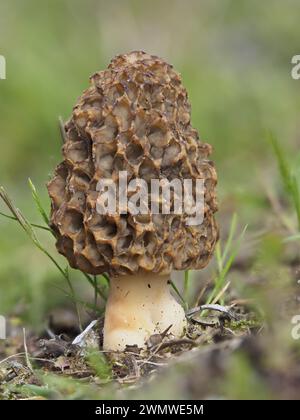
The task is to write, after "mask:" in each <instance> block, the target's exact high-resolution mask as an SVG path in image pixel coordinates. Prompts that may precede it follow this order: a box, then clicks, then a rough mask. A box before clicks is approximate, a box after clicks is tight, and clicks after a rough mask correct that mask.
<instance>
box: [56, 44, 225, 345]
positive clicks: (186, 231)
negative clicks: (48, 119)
mask: <svg viewBox="0 0 300 420" xmlns="http://www.w3.org/2000/svg"><path fill="white" fill-rule="evenodd" d="M90 81H91V84H90V87H89V88H88V89H87V90H85V91H84V92H83V94H82V96H81V97H80V98H79V100H78V102H77V104H76V105H75V107H74V109H73V113H72V116H71V118H70V120H69V121H68V122H67V123H66V124H65V126H64V145H63V155H64V161H63V162H62V163H61V164H60V165H58V166H57V168H56V171H55V175H54V178H53V179H52V180H51V181H50V182H49V184H48V190H49V195H50V197H51V202H52V207H51V226H52V228H53V230H54V232H55V234H56V237H57V244H56V245H57V249H58V251H59V252H60V253H61V254H63V255H64V256H65V257H66V258H67V259H68V261H69V263H70V265H71V266H72V267H74V268H78V269H80V270H81V271H83V272H85V273H89V274H94V275H96V274H101V273H104V272H106V273H108V274H109V275H110V278H111V281H110V294H109V299H108V302H107V306H106V314H105V325H104V348H105V349H109V350H124V349H125V348H126V346H127V345H137V346H139V347H143V346H145V343H146V341H147V339H148V338H149V337H150V336H151V335H152V334H155V333H161V332H163V331H164V330H166V329H167V328H168V327H170V329H169V332H170V333H172V334H173V336H175V337H180V336H181V335H182V334H183V333H184V329H185V326H186V319H185V314H184V310H183V308H182V307H181V306H180V305H179V303H177V301H176V300H175V299H174V297H173V296H172V295H171V292H170V288H169V283H170V273H171V271H172V270H186V269H200V268H203V267H204V266H206V264H207V263H208V261H209V259H210V257H211V255H212V253H213V250H214V246H215V243H216V240H217V236H218V229H217V226H216V222H215V219H214V213H215V211H216V210H217V205H216V196H215V186H216V182H217V176H216V171H215V169H214V165H213V163H212V162H211V161H210V160H208V156H209V154H210V153H211V146H210V145H208V144H206V143H202V142H201V141H200V140H199V136H198V133H197V131H196V130H195V129H194V128H192V126H191V123H190V115H191V109H190V104H189V102H188V97H187V92H186V90H185V88H184V87H183V86H182V83H181V79H180V76H179V75H178V74H177V73H176V72H175V71H174V70H173V68H172V66H171V65H169V64H167V63H166V62H165V61H163V60H162V59H160V58H158V57H155V56H152V55H148V54H146V53H144V52H140V51H138V52H132V53H130V54H124V55H119V56H117V57H116V58H114V59H113V60H112V61H111V63H110V65H109V67H108V69H106V70H104V71H101V72H98V73H96V74H94V75H93V76H92V77H91V78H90ZM121 171H122V173H124V171H126V174H127V176H128V180H130V179H135V178H139V179H142V180H144V181H146V185H150V184H151V181H152V180H153V179H158V180H163V179H166V180H168V181H170V182H171V181H172V180H174V179H180V180H185V179H191V180H193V181H196V180H197V179H201V180H203V183H204V217H203V221H202V223H201V224H198V225H192V224H189V223H187V220H188V217H189V215H188V214H187V213H186V212H184V211H183V212H182V214H178V213H175V212H172V206H173V207H174V199H175V198H174V197H175V193H174V194H171V200H173V202H172V203H171V211H169V212H166V214H162V212H161V213H160V212H156V213H154V212H152V211H151V209H150V210H149V212H148V213H146V214H141V213H140V214H139V213H137V214H136V212H132V211H131V209H130V208H129V207H127V208H126V209H125V210H126V211H122V212H119V213H118V212H116V213H114V212H112V213H109V212H108V213H107V214H105V213H104V214H103V213H101V212H99V211H98V210H97V199H98V197H99V191H98V188H97V186H98V183H99V181H101V180H102V179H109V180H111V181H112V182H113V183H115V184H116V185H119V184H120V173H121ZM194 194H195V191H194V190H193V197H194ZM150 195H151V193H149V196H150ZM160 204H161V203H160ZM123 210H124V209H123Z"/></svg>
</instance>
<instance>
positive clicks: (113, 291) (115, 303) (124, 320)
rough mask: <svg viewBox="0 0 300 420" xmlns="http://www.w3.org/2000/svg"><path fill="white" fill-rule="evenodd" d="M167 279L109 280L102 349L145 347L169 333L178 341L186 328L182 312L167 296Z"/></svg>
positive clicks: (152, 276)
mask: <svg viewBox="0 0 300 420" xmlns="http://www.w3.org/2000/svg"><path fill="white" fill-rule="evenodd" d="M169 279H170V276H169V275H164V276H160V275H158V274H145V273H138V274H137V275H128V276H120V277H115V278H112V279H111V283H110V292H109V298H108V301H107V305H106V312H105V323H104V349H105V350H113V351H122V350H124V349H125V347H126V345H135V344H136V345H137V346H138V347H145V343H146V341H147V339H148V338H149V337H150V336H151V335H153V334H158V333H162V332H163V331H165V330H166V329H167V328H168V327H170V325H172V327H171V328H170V330H169V332H170V333H172V334H173V335H174V336H175V337H181V336H182V335H183V334H184V330H185V327H186V318H185V313H184V310H183V308H182V307H181V306H180V305H179V303H178V302H177V301H176V300H175V299H174V297H173V296H172V295H171V293H170V287H169V284H168V280H169Z"/></svg>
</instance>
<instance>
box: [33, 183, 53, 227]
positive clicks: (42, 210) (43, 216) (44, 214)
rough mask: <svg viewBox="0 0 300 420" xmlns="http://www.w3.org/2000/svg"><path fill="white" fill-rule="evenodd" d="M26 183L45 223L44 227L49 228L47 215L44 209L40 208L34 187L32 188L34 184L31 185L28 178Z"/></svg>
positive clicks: (40, 204)
mask: <svg viewBox="0 0 300 420" xmlns="http://www.w3.org/2000/svg"><path fill="white" fill-rule="evenodd" d="M28 183H29V187H30V189H31V193H32V197H33V199H34V202H35V204H36V207H37V209H38V211H39V213H40V215H41V216H42V218H43V220H44V222H45V223H46V225H47V226H49V218H48V215H47V213H46V211H45V210H44V208H43V206H42V203H41V200H40V197H39V195H38V193H37V190H36V188H35V186H34V184H33V182H32V181H31V179H30V178H28Z"/></svg>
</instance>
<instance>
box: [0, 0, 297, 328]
mask: <svg viewBox="0 0 300 420" xmlns="http://www.w3.org/2000/svg"><path fill="white" fill-rule="evenodd" d="M299 15H300V3H299V1H296V0H295V1H293V0H287V1H285V2H283V1H280V0H269V1H267V2H262V1H261V0H251V1H245V0H239V1H233V0H222V1H220V0H206V1H201V0H187V1H179V0H173V1H171V0H152V1H151V2H147V1H140V0H132V1H130V0H112V1H110V2H108V1H104V0H81V1H80V0H44V1H43V2H41V1H39V0H10V1H8V0H2V1H1V5H0V54H1V55H4V56H5V57H6V61H7V80H0V121H1V123H0V127H1V130H0V140H1V150H0V181H1V182H0V183H1V184H2V185H4V186H5V187H6V189H7V190H8V191H9V192H10V195H11V196H12V198H13V199H14V202H15V203H16V205H17V206H18V207H20V208H21V209H22V210H23V211H24V213H25V214H26V215H27V217H28V219H29V220H30V221H32V222H39V221H40V220H39V214H38V213H37V211H36V209H35V206H34V203H33V201H32V198H31V193H30V190H29V188H28V182H27V179H28V177H30V178H31V179H32V180H33V182H34V183H35V185H36V186H37V187H38V190H39V192H40V195H41V197H42V201H43V204H44V206H45V207H46V208H47V209H48V208H49V201H48V197H47V192H46V188H45V184H46V182H47V180H48V179H49V177H50V175H51V173H52V171H53V169H54V167H55V166H56V164H57V163H58V162H59V161H60V160H61V154H60V147H61V140H60V134H59V130H58V117H59V116H62V117H63V118H64V119H66V118H68V116H69V115H70V113H71V110H72V106H73V105H74V103H75V101H76V99H77V97H78V96H79V95H80V94H81V92H82V90H83V89H85V88H86V87H87V85H88V77H89V76H90V75H91V74H92V73H93V72H95V71H97V70H100V69H103V68H105V67H106V66H107V64H108V63H109V61H110V59H111V58H112V57H113V56H114V55H115V54H119V53H125V52H129V51H131V50H136V49H142V50H145V51H147V52H149V53H153V54H156V55H159V56H161V57H163V58H164V59H165V60H167V61H168V62H170V63H172V64H173V65H174V66H175V68H176V69H177V70H178V71H179V72H180V73H181V74H182V77H183V81H184V84H185V86H186V88H187V90H188V92H189V97H190V101H191V104H192V121H193V125H194V126H195V127H196V128H197V129H198V130H199V132H200V136H201V138H202V139H203V140H205V141H207V142H209V143H211V144H212V145H213V147H214V155H213V159H214V160H215V161H216V165H217V168H218V174H219V202H220V208H221V211H220V213H219V220H220V224H221V228H222V229H223V226H226V217H227V216H226V214H229V216H230V214H231V212H233V211H237V212H238V214H239V222H240V223H241V225H244V224H246V223H248V224H249V230H250V231H251V230H252V231H255V230H258V229H261V228H265V226H266V223H267V218H268V212H269V207H268V203H267V201H266V198H265V191H264V182H265V181H266V180H268V179H269V178H270V179H271V180H272V179H273V178H274V172H275V166H276V163H275V162H274V158H273V155H272V152H271V150H270V145H269V144H268V142H267V141H266V130H269V129H271V130H272V131H273V132H275V133H276V135H277V136H278V137H279V139H280V141H281V143H282V144H283V145H284V147H286V148H287V150H288V151H289V152H290V153H296V152H298V150H297V144H298V145H299V136H300V124H299V109H300V95H299V90H300V81H295V80H293V79H292V78H291V74H290V72H291V68H292V65H291V58H292V56H293V55H295V54H297V53H298V54H299V53H300V51H299V48H300V47H299V37H300V26H299ZM0 210H1V211H4V208H3V206H2V205H1V208H0ZM5 211H6V210H5ZM48 236H49V235H44V234H41V235H40V237H41V240H42V241H43V243H45V244H46V245H47V247H48V248H49V250H50V251H51V252H52V253H53V254H54V255H55V248H54V246H53V241H52V239H51V238H49V237H48ZM60 261H61V262H64V261H63V259H60ZM72 276H74V278H77V277H78V274H77V273H72ZM62 282H63V280H62V279H61V278H60V276H59V274H58V273H57V272H56V269H55V267H53V266H52V265H51V262H49V261H48V260H47V259H46V257H44V256H43V255H41V254H40V253H39V251H37V250H35V248H34V246H33V245H32V244H31V243H30V241H29V240H28V238H27V237H26V236H25V235H24V234H23V232H22V231H21V230H20V228H19V226H17V225H16V224H15V222H13V221H9V220H6V219H4V218H0V313H2V314H6V313H11V312H13V313H22V315H23V316H25V317H26V318H27V320H28V321H30V322H31V324H32V325H34V326H36V327H40V326H41V325H42V323H43V321H44V319H45V317H46V314H47V313H48V312H49V310H51V309H53V308H54V307H56V306H57V305H58V304H65V302H68V299H67V298H66V297H65V296H64V295H63V294H62V293H61V291H60V290H59V289H58V288H57V287H56V286H57V285H60V286H62ZM79 282H81V283H80V284H82V285H83V284H85V283H84V280H83V279H80V280H78V286H80V284H79ZM86 287H87V286H86Z"/></svg>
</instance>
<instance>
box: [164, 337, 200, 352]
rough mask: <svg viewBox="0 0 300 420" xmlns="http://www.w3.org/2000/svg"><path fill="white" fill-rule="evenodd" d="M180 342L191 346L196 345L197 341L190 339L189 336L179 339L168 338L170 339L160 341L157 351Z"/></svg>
mask: <svg viewBox="0 0 300 420" xmlns="http://www.w3.org/2000/svg"><path fill="white" fill-rule="evenodd" d="M182 344H190V345H191V346H192V347H197V346H198V343H197V342H196V341H194V340H190V339H189V338H181V339H179V340H170V341H166V342H164V343H161V345H160V346H159V351H160V350H163V349H165V348H168V347H172V346H176V345H178V346H180V345H182Z"/></svg>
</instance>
